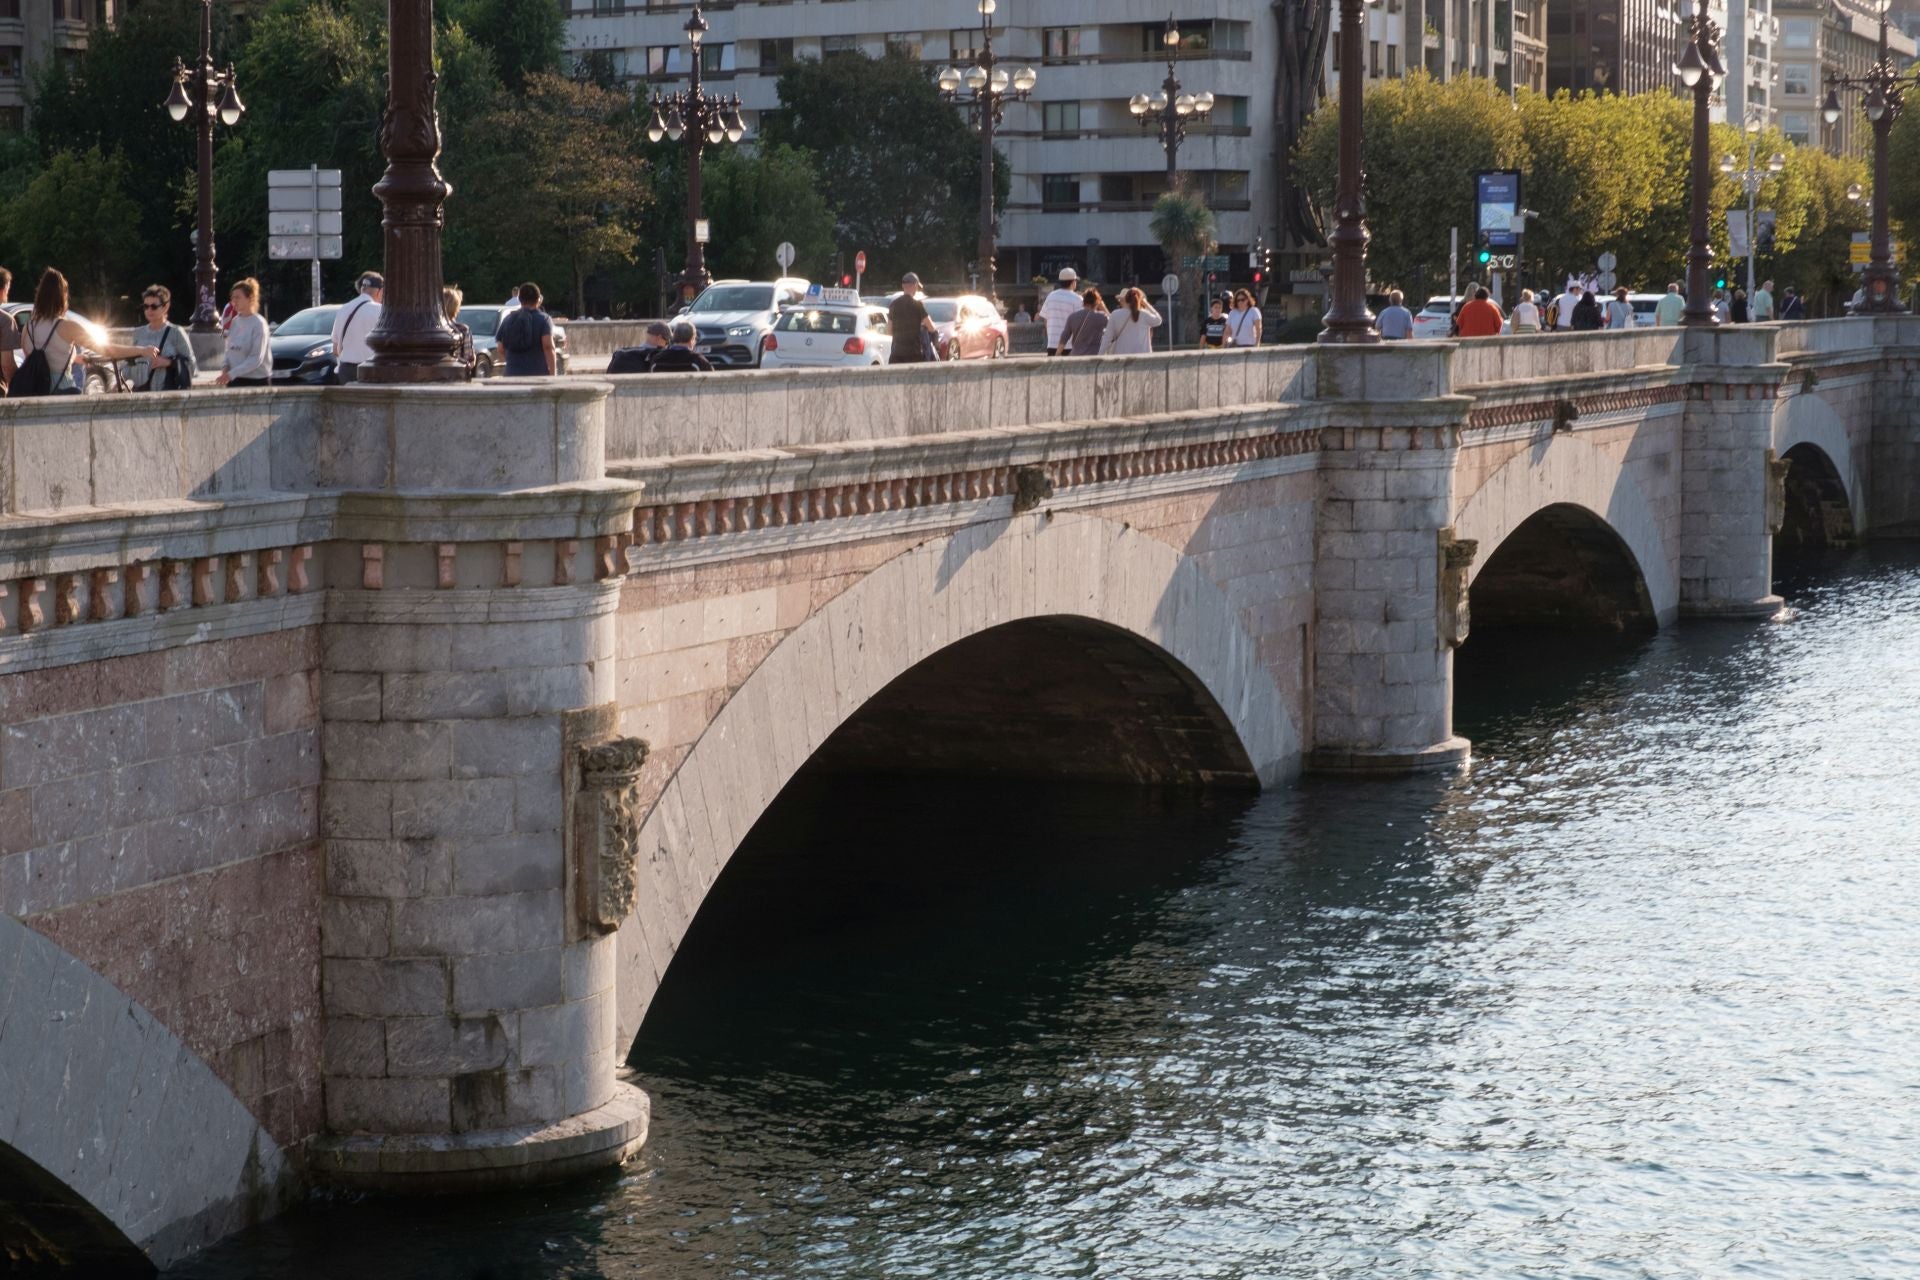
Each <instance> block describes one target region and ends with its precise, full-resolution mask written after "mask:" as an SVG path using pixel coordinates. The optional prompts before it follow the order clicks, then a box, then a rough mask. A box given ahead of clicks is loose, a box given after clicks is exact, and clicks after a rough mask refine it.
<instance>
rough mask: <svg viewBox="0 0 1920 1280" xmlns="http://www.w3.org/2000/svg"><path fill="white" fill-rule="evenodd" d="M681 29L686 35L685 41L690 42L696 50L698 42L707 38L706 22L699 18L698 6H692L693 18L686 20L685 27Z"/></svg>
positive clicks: (698, 45)
mask: <svg viewBox="0 0 1920 1280" xmlns="http://www.w3.org/2000/svg"><path fill="white" fill-rule="evenodd" d="M682 29H683V30H684V31H685V32H686V33H687V39H688V40H689V41H691V42H692V44H693V47H694V48H696V49H698V48H699V47H700V42H701V41H702V40H704V39H706V36H707V20H706V19H705V18H703V17H701V16H700V6H699V5H695V6H693V16H692V17H690V18H688V19H687V25H686V26H685V27H684V28H682Z"/></svg>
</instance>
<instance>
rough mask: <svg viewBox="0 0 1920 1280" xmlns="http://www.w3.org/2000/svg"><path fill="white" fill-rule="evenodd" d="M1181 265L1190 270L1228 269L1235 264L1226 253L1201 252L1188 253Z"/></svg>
mask: <svg viewBox="0 0 1920 1280" xmlns="http://www.w3.org/2000/svg"><path fill="white" fill-rule="evenodd" d="M1180 265H1181V267H1182V268H1184V269H1185V270H1188V271H1227V270H1230V269H1231V267H1232V265H1233V264H1232V263H1231V262H1230V261H1229V260H1228V258H1227V255H1226V254H1224V253H1199V254H1188V255H1187V256H1186V257H1184V258H1182V259H1181V260H1180Z"/></svg>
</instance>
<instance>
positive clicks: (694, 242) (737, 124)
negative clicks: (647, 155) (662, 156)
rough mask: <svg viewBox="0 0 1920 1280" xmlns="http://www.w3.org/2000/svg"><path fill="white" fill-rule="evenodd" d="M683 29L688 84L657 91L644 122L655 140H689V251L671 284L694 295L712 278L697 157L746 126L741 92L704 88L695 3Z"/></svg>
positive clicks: (701, 30)
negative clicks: (725, 94)
mask: <svg viewBox="0 0 1920 1280" xmlns="http://www.w3.org/2000/svg"><path fill="white" fill-rule="evenodd" d="M681 30H682V31H684V32H685V33H686V36H687V44H688V45H689V46H690V48H691V50H692V61H693V65H692V66H691V67H690V68H689V82H688V83H689V87H688V88H686V89H683V90H679V91H677V92H675V93H670V94H667V95H665V96H664V97H663V96H661V95H660V94H658V93H655V94H654V95H653V100H652V102H651V103H650V104H649V105H650V106H651V107H652V108H653V114H652V116H651V118H650V119H649V120H648V121H647V138H648V140H649V141H652V142H658V141H660V139H661V138H663V137H666V138H671V139H672V140H673V141H675V142H679V141H682V140H683V139H684V140H685V142H686V144H687V256H686V261H685V264H684V265H683V266H682V267H681V269H680V275H679V277H678V278H677V279H676V280H675V281H674V288H675V289H676V290H677V291H679V292H682V293H685V292H687V291H689V290H691V291H692V293H693V294H694V295H695V296H698V295H699V294H700V292H701V291H702V290H704V289H705V288H706V287H707V286H708V285H710V284H712V283H713V276H712V274H711V273H709V272H708V271H707V245H706V241H705V240H704V239H702V238H701V235H700V223H701V222H702V221H704V219H703V218H702V217H701V205H702V201H703V196H702V193H701V184H700V164H701V157H702V156H703V155H704V154H705V152H706V149H707V146H708V144H712V145H714V146H718V145H719V144H720V143H721V142H723V141H725V142H738V141H740V139H741V138H742V137H743V136H745V133H746V125H745V123H744V122H743V121H742V120H741V118H740V95H739V94H734V95H733V96H732V97H731V98H718V97H713V96H710V95H709V94H708V93H707V92H706V90H705V88H704V87H703V84H702V80H701V66H700V57H701V55H700V48H701V43H702V42H703V41H704V40H705V39H706V34H707V19H706V17H705V15H703V14H702V13H701V12H700V6H699V5H697V4H696V5H694V6H693V12H692V13H691V14H689V15H688V17H687V21H686V25H685V26H684V27H682V28H681Z"/></svg>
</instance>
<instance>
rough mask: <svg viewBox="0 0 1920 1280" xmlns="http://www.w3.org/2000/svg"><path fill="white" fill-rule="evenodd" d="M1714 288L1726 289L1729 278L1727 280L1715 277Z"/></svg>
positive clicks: (1723, 277) (1722, 277)
mask: <svg viewBox="0 0 1920 1280" xmlns="http://www.w3.org/2000/svg"><path fill="white" fill-rule="evenodd" d="M1713 287H1714V288H1716V289H1724V288H1726V287H1727V278H1726V277H1725V276H1715V277H1714V278H1713Z"/></svg>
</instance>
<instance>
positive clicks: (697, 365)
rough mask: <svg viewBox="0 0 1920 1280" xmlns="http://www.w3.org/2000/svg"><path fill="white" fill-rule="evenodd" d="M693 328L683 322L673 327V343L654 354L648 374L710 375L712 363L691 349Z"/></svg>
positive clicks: (677, 322)
mask: <svg viewBox="0 0 1920 1280" xmlns="http://www.w3.org/2000/svg"><path fill="white" fill-rule="evenodd" d="M693 337H694V328H693V326H692V325H691V324H688V323H687V322H686V321H685V320H680V321H676V322H675V323H674V326H673V341H672V342H670V343H668V344H667V345H666V346H664V347H662V348H661V349H660V350H659V351H658V352H656V353H655V354H654V357H653V362H652V363H651V364H649V365H648V366H647V372H648V373H712V372H713V362H712V361H711V360H709V359H707V358H706V357H705V356H703V355H701V354H700V353H699V352H698V351H695V350H694V349H693Z"/></svg>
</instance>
